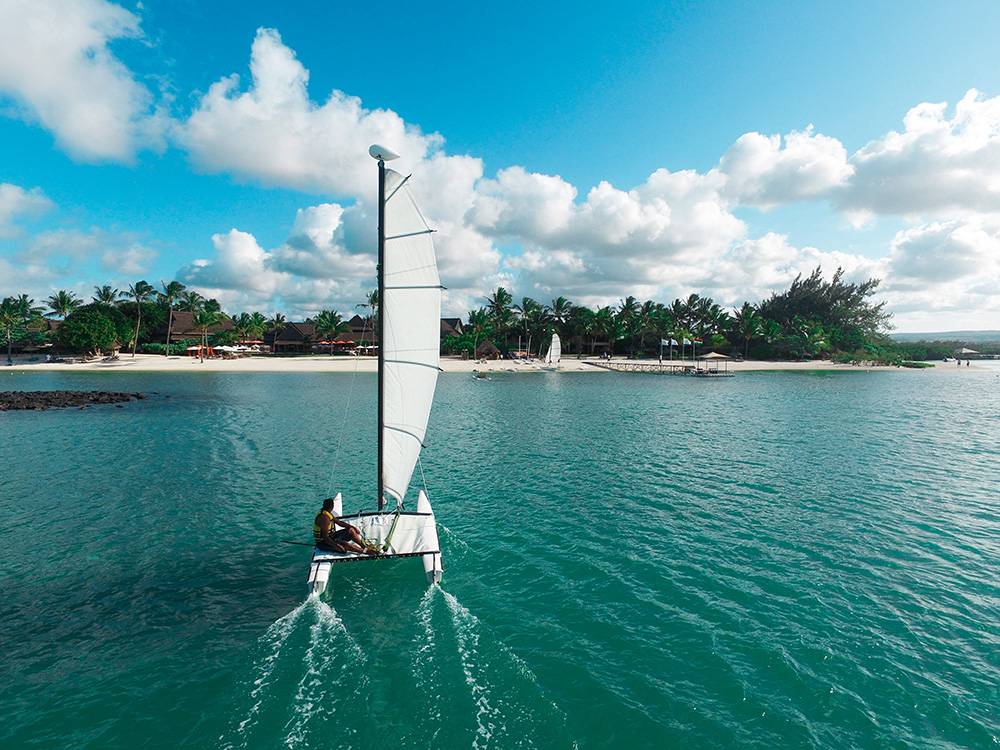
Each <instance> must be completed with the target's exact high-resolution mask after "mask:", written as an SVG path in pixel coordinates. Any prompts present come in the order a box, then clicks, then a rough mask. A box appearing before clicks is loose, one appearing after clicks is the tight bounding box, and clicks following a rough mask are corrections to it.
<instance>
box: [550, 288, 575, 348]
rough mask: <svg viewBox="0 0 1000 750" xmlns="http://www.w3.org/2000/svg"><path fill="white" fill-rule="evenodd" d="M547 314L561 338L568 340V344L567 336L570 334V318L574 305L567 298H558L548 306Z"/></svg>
mask: <svg viewBox="0 0 1000 750" xmlns="http://www.w3.org/2000/svg"><path fill="white" fill-rule="evenodd" d="M547 312H548V315H549V318H550V319H551V321H552V325H554V326H555V328H556V331H557V332H558V333H559V336H560V337H561V338H564V339H567V343H569V341H568V339H569V336H568V335H567V334H568V333H569V321H570V316H571V315H572V313H573V303H572V302H570V301H569V300H568V299H566V298H565V297H556V298H555V299H554V300H552V304H550V305H549V306H548V309H547Z"/></svg>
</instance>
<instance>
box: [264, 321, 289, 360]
mask: <svg viewBox="0 0 1000 750" xmlns="http://www.w3.org/2000/svg"><path fill="white" fill-rule="evenodd" d="M267 324H268V326H270V328H271V330H272V331H274V338H273V339H271V353H272V354H274V353H276V352H275V350H276V349H277V345H278V336H279V334H281V332H282V331H283V330H285V327H286V326H287V325H288V321H287V320H286V319H285V316H284V315H282V314H281V313H275V314H274V316H273V317H272V318H271V319H270V320H269V321H267Z"/></svg>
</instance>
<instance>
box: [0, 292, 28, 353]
mask: <svg viewBox="0 0 1000 750" xmlns="http://www.w3.org/2000/svg"><path fill="white" fill-rule="evenodd" d="M22 325H24V316H23V315H22V314H21V308H20V306H19V305H18V304H17V300H16V299H15V298H14V297H5V298H4V300H3V301H2V302H0V331H3V335H4V338H5V339H7V364H8V365H12V364H14V358H13V357H12V356H11V346H12V344H13V342H14V331H15V330H17V329H18V328H20V327H21V326H22Z"/></svg>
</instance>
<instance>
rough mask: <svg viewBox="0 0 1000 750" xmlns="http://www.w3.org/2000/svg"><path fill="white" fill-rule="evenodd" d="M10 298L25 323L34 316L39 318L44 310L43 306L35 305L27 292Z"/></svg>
mask: <svg viewBox="0 0 1000 750" xmlns="http://www.w3.org/2000/svg"><path fill="white" fill-rule="evenodd" d="M12 299H13V300H14V304H15V305H16V306H17V309H18V312H20V313H21V317H22V318H23V319H24V322H25V323H29V322H30V321H32V320H34V319H35V318H40V317H41V316H42V313H43V312H44V311H45V308H44V307H42V306H41V305H36V304H35V300H33V299H31V298H30V297H29V296H28V295H27V294H22V295H19V296H18V297H13V298H12Z"/></svg>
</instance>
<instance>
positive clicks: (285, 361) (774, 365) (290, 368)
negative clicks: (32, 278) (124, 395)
mask: <svg viewBox="0 0 1000 750" xmlns="http://www.w3.org/2000/svg"><path fill="white" fill-rule="evenodd" d="M613 361H614V362H631V363H637V362H638V363H648V364H655V363H656V360H655V359H646V360H625V359H623V358H616V359H615V360H613ZM674 363H675V364H680V361H679V360H674ZM601 364H603V360H600V359H597V358H585V359H576V358H575V357H569V358H565V359H563V360H562V362H561V363H560V365H559V372H593V373H606V372H609V370H607V369H605V368H603V367H601V366H600V365H601ZM687 364H690V360H688V361H687ZM375 368H376V359H375V358H374V357H342V356H337V357H331V356H323V355H316V356H301V357H271V356H258V357H246V358H243V359H206V360H205V361H204V362H201V361H199V360H198V359H197V358H192V357H180V356H178V357H164V356H161V355H155V354H137V355H136V356H135V357H134V358H133V357H132V356H130V355H128V354H124V355H121V356H120V357H119V358H118V359H114V360H103V359H95V360H91V361H89V362H79V363H74V364H66V363H61V362H44V361H36V362H23V363H20V362H17V361H16V360H15V364H14V365H13V366H10V367H6V368H3V369H6V370H8V371H11V370H17V371H31V372H38V371H58V372H193V373H194V372H375ZM441 369H442V370H443V371H444V372H468V373H471V372H472V371H473V370H481V371H487V372H498V373H538V372H544V371H543V370H541V369H539V367H538V365H537V364H527V363H521V362H512V361H510V360H503V359H501V360H489V361H487V362H475V361H473V360H468V359H458V358H452V357H443V358H442V359H441ZM981 369H984V368H983V367H982V366H977V365H976V363H973V364H972V366H971V367H966V366H965V365H962V367H957V366H956V365H955V364H954V363H940V362H939V363H937V364H936V366H935V367H933V368H927V369H923V370H920V369H908V368H902V367H856V366H852V365H842V364H836V363H834V362H824V361H813V362H768V361H757V360H748V361H745V362H735V361H731V362H729V370H730V371H731V372H737V373H738V372H750V371H761V370H776V371H777V370H781V371H831V372H838V371H844V372H858V371H862V370H865V371H877V370H891V371H894V372H953V373H954V372H967V371H969V370H981ZM0 371H2V370H0Z"/></svg>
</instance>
